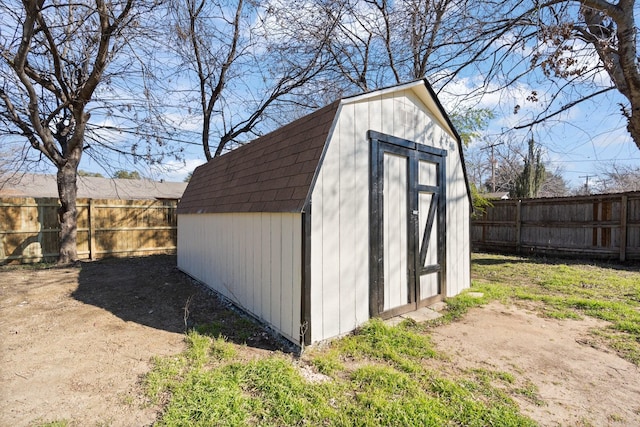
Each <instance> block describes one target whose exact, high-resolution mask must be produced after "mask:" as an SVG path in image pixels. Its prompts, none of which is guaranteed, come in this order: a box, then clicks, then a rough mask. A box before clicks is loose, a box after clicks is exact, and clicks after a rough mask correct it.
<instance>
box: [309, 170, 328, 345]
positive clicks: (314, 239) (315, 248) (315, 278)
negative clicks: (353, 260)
mask: <svg viewBox="0 0 640 427" xmlns="http://www.w3.org/2000/svg"><path fill="white" fill-rule="evenodd" d="M323 182H324V173H323V172H320V174H319V175H318V178H317V180H316V185H315V188H316V190H315V191H314V193H313V194H314V195H313V198H312V205H311V266H310V267H311V278H310V280H311V289H310V293H311V325H309V326H310V327H311V342H316V341H320V340H323V339H324V338H327V337H325V335H324V297H323V296H324V292H323V288H322V286H323V283H324V265H323V258H322V254H323V253H324V251H323V250H322V247H323V244H324V241H323V236H324V233H323V231H322V228H323V225H324V223H323V221H322V219H323V215H322V213H323V198H322V189H323Z"/></svg>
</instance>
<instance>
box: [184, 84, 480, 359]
mask: <svg viewBox="0 0 640 427" xmlns="http://www.w3.org/2000/svg"><path fill="white" fill-rule="evenodd" d="M469 194H470V193H469V187H468V182H467V179H466V172H465V167H464V161H463V156H462V150H461V143H460V138H459V136H458V134H457V133H456V131H455V129H454V128H453V126H452V124H451V122H450V120H449V118H448V117H447V114H446V113H445V111H444V110H443V108H442V105H441V104H440V102H439V101H438V99H437V97H436V95H435V93H434V92H433V90H432V89H431V87H430V86H429V84H428V83H427V82H426V81H424V80H418V81H414V82H411V83H407V84H401V85H397V86H394V87H390V88H386V89H380V90H376V91H373V92H369V93H365V94H362V95H358V96H353V97H348V98H344V99H341V100H339V101H336V102H334V103H333V104H331V105H328V106H326V107H324V108H322V109H320V110H318V111H316V112H314V113H312V114H310V115H308V116H305V117H303V118H301V119H299V120H296V121H294V122H292V123H290V124H288V125H286V126H284V127H282V128H280V129H278V130H276V131H274V132H272V133H270V134H268V135H265V136H263V137H261V138H259V139H257V140H255V141H253V142H251V143H249V144H247V145H245V146H242V147H240V148H238V149H236V150H234V151H231V152H229V153H228V154H225V155H223V156H220V157H217V158H215V159H213V160H212V161H210V162H209V163H207V164H205V165H202V166H200V167H198V168H197V169H196V170H195V171H194V173H193V176H192V178H191V182H190V183H189V185H188V186H187V189H186V190H185V192H184V195H183V197H182V200H181V202H180V204H179V206H178V267H179V268H180V269H181V270H182V271H184V272H186V273H187V274H189V275H190V276H192V277H194V278H195V279H197V280H199V281H201V282H203V283H205V284H206V285H207V286H209V287H210V288H212V289H214V290H215V291H217V292H219V293H220V294H222V295H224V296H225V297H226V298H228V299H230V300H231V301H233V302H234V303H235V304H236V305H238V306H240V307H241V308H243V309H244V310H246V311H248V312H249V313H251V314H252V315H254V316H255V317H257V318H259V319H261V320H262V321H264V322H266V323H267V324H269V325H270V326H271V327H272V328H273V329H275V330H277V331H278V332H279V333H280V334H282V335H283V336H284V337H286V338H287V339H288V340H290V341H292V342H293V343H295V344H296V345H299V346H301V347H302V346H304V345H309V344H313V343H316V342H319V341H322V340H325V339H328V338H332V337H336V336H339V335H342V334H345V333H348V332H350V331H353V330H354V329H355V328H356V327H357V326H359V325H361V324H362V323H364V322H365V321H367V320H368V319H369V318H371V317H374V316H379V317H383V318H386V317H391V316H395V315H398V314H402V313H405V312H409V311H413V310H416V309H417V308H419V307H423V306H429V305H431V304H434V303H436V302H438V301H440V300H442V299H443V298H444V297H447V296H454V295H456V294H458V293H459V292H461V291H462V290H463V289H465V288H468V287H469V286H470V281H471V279H470V237H469V236H470V234H469V225H470V224H469V221H470V213H471V202H470V200H471V199H470V195H469Z"/></svg>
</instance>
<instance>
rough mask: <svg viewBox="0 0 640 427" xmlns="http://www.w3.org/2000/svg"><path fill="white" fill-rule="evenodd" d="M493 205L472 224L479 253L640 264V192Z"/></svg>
mask: <svg viewBox="0 0 640 427" xmlns="http://www.w3.org/2000/svg"><path fill="white" fill-rule="evenodd" d="M492 203H493V207H489V208H488V209H487V211H486V213H485V214H484V215H483V216H482V217H481V218H478V219H475V220H473V221H472V227H471V239H472V244H473V247H474V249H476V250H489V251H502V252H511V253H523V254H536V253H537V254H551V255H572V256H588V257H592V258H602V259H619V260H620V261H625V260H640V192H633V193H621V194H602V195H592V196H579V197H562V198H552V199H551V198H549V199H525V200H497V201H494V202H492Z"/></svg>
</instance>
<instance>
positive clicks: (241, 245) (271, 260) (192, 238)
mask: <svg viewBox="0 0 640 427" xmlns="http://www.w3.org/2000/svg"><path fill="white" fill-rule="evenodd" d="M301 220H302V215H301V214H290V213H236V214H184V215H179V216H178V226H179V228H180V233H179V234H178V267H179V268H180V269H181V270H182V271H184V272H186V273H187V274H189V275H190V276H192V277H194V278H195V279H197V280H199V281H201V282H203V283H204V284H206V285H207V286H209V287H210V288H212V289H213V290H215V291H216V292H219V293H220V294H222V295H224V296H225V297H227V298H229V299H230V300H232V301H233V302H235V303H236V304H238V305H239V306H241V307H242V308H244V309H245V310H247V311H248V312H250V313H251V314H253V315H255V316H256V317H258V318H260V319H261V320H263V321H264V322H266V323H268V324H269V325H270V326H271V327H273V328H274V329H275V330H277V331H278V332H280V333H281V334H282V335H283V336H285V337H286V338H288V339H289V340H291V341H292V342H294V343H299V342H300V336H299V330H300V296H301V294H300V291H299V290H296V289H295V288H298V289H299V288H300V286H301V278H302V276H301V262H302V258H301V248H302V235H301V228H302V224H301Z"/></svg>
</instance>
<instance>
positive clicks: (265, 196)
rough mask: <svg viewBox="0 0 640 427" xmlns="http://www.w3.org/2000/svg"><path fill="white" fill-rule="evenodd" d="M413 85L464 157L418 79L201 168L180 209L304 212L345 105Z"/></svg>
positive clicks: (318, 115) (303, 121)
mask: <svg viewBox="0 0 640 427" xmlns="http://www.w3.org/2000/svg"><path fill="white" fill-rule="evenodd" d="M409 88H419V93H420V98H421V101H422V102H424V104H425V105H426V106H427V108H428V109H429V111H431V113H432V114H433V118H434V120H435V121H437V122H438V123H439V124H440V126H442V128H443V129H445V131H446V132H447V133H449V134H450V135H451V136H452V137H453V138H454V139H455V140H456V141H457V143H458V148H459V151H460V155H461V156H462V147H461V140H460V137H459V135H458V134H457V132H456V130H455V129H454V127H453V125H452V123H451V121H450V119H449V117H448V116H447V114H446V112H445V111H444V109H443V107H442V105H441V104H440V102H439V100H438V98H437V96H436V94H435V93H434V92H433V89H432V88H431V86H430V85H429V83H428V82H427V81H426V80H416V81H413V82H409V83H405V84H401V85H396V86H392V87H389V88H384V89H378V90H374V91H371V92H367V93H364V94H360V95H356V96H351V97H347V98H343V99H341V100H338V101H335V102H333V103H332V104H330V105H328V106H326V107H324V108H321V109H320V110H317V111H315V112H313V113H311V114H309V115H307V116H304V117H302V118H300V119H298V120H296V121H294V122H292V123H290V124H288V125H285V126H283V127H281V128H279V129H277V130H275V131H273V132H271V133H269V134H267V135H264V136H262V137H260V138H258V139H256V140H254V141H252V142H250V143H248V144H246V145H244V146H241V147H239V148H237V149H235V150H233V151H231V152H229V153H226V154H224V155H222V156H219V157H215V158H213V159H212V160H211V161H209V162H208V163H206V164H204V165H201V166H199V167H197V168H196V169H195V171H194V172H193V176H192V177H191V181H190V182H189V185H188V186H187V189H186V190H185V192H184V195H183V196H182V199H181V201H180V204H179V205H178V214H195V213H231V212H297V213H299V212H302V211H303V210H304V207H305V203H306V201H307V198H308V197H309V194H310V191H311V187H312V185H313V180H314V177H315V174H316V171H317V170H318V168H319V165H320V163H321V161H322V155H323V152H324V149H325V144H326V142H327V140H328V139H329V137H330V136H331V132H332V129H333V126H334V123H335V120H336V117H337V115H338V113H339V109H340V106H341V105H342V104H343V103H344V102H358V101H361V100H366V99H367V98H368V97H372V96H378V95H382V94H384V93H389V92H394V91H398V90H403V89H409ZM425 88H426V90H425ZM463 169H464V162H463ZM464 174H465V181H466V170H464ZM467 188H468V183H467ZM468 193H469V192H468Z"/></svg>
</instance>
